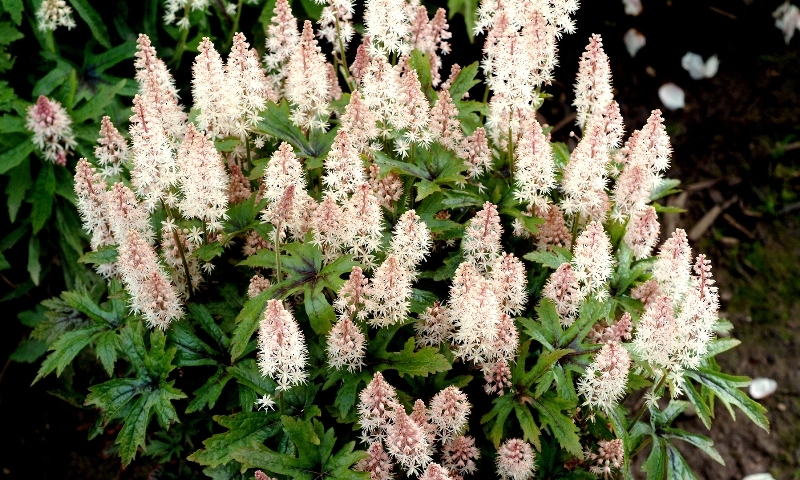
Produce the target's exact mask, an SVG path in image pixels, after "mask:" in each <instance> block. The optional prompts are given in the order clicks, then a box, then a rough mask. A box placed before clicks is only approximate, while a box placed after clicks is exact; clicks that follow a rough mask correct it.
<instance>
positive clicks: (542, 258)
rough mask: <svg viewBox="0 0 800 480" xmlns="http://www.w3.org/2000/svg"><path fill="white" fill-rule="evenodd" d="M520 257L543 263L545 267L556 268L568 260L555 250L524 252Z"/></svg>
mask: <svg viewBox="0 0 800 480" xmlns="http://www.w3.org/2000/svg"><path fill="white" fill-rule="evenodd" d="M522 258H524V259H525V260H530V261H531V262H536V263H540V264H542V265H544V266H545V267H548V268H552V269H553V270H556V269H557V268H558V267H560V266H561V265H562V264H564V263H569V260H567V259H566V258H564V257H563V256H561V255H559V254H558V253H556V252H550V251H542V250H536V251H533V252H529V253H526V254H525V255H524V256H523V257H522Z"/></svg>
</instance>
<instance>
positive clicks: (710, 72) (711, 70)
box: [703, 55, 719, 78]
mask: <svg viewBox="0 0 800 480" xmlns="http://www.w3.org/2000/svg"><path fill="white" fill-rule="evenodd" d="M718 70H719V57H718V56H716V55H711V56H710V57H709V58H708V60H706V66H705V68H704V69H703V74H704V75H705V77H706V78H711V77H713V76H714V75H716V74H717V71H718Z"/></svg>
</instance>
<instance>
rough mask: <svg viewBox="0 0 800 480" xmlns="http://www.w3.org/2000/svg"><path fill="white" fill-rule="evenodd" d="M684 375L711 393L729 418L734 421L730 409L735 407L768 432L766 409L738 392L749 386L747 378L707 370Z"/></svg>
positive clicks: (733, 415) (690, 371)
mask: <svg viewBox="0 0 800 480" xmlns="http://www.w3.org/2000/svg"><path fill="white" fill-rule="evenodd" d="M686 375H687V376H689V377H691V378H693V379H695V380H696V381H698V382H700V383H701V384H703V385H705V386H706V387H708V388H709V389H710V390H711V391H713V392H714V394H715V395H716V396H717V397H719V399H720V400H721V401H722V403H723V404H724V405H725V406H726V407H727V408H728V412H730V414H731V417H733V418H734V419H735V418H736V415H735V414H734V412H733V408H732V407H731V406H732V405H735V406H736V407H738V408H739V409H740V410H741V411H743V412H744V414H745V415H747V416H748V417H749V418H750V420H752V421H753V423H755V424H756V425H758V426H759V427H761V428H763V429H764V430H766V431H768V432H769V420H767V416H766V412H767V409H766V408H764V407H763V406H762V405H761V404H759V403H758V402H756V401H755V400H753V399H752V398H750V397H748V396H747V394H746V393H744V392H743V391H741V390H739V388H740V387H746V386H748V385H749V384H750V379H749V378H747V377H737V376H733V375H726V374H724V373H720V372H715V371H713V370H709V369H707V368H698V369H697V370H688V371H687V372H686Z"/></svg>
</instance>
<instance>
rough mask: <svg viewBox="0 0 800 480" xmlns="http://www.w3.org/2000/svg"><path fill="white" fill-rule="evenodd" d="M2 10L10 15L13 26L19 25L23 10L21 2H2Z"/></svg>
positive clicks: (10, 0)
mask: <svg viewBox="0 0 800 480" xmlns="http://www.w3.org/2000/svg"><path fill="white" fill-rule="evenodd" d="M2 3H3V10H5V11H6V12H8V14H9V15H11V19H12V20H13V21H14V24H16V25H19V24H20V23H22V11H23V9H24V7H23V5H22V0H3V2H2Z"/></svg>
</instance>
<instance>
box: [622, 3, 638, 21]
mask: <svg viewBox="0 0 800 480" xmlns="http://www.w3.org/2000/svg"><path fill="white" fill-rule="evenodd" d="M622 3H624V4H625V13H626V14H628V15H632V16H634V17H636V16H638V15H639V14H640V13H642V0H622Z"/></svg>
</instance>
